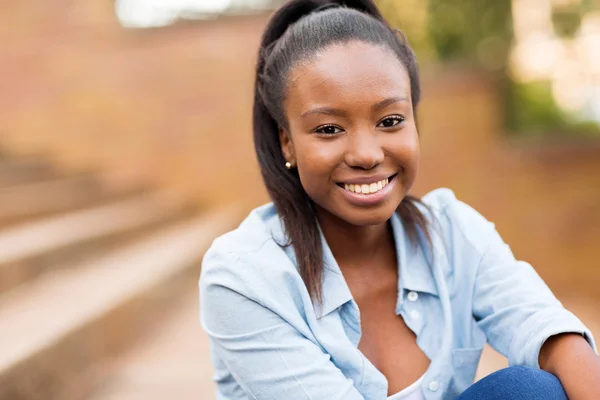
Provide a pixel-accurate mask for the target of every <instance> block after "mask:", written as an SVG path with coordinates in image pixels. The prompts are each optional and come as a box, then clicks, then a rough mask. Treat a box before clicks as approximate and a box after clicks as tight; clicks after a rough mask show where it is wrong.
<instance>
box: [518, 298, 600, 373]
mask: <svg viewBox="0 0 600 400" xmlns="http://www.w3.org/2000/svg"><path fill="white" fill-rule="evenodd" d="M561 333H579V334H581V335H583V337H584V338H585V340H587V342H588V343H589V344H590V346H592V349H593V350H594V352H595V353H596V354H598V350H597V348H596V343H595V341H594V337H593V335H592V332H591V331H590V330H589V329H588V328H587V327H586V326H585V325H584V324H583V323H582V322H581V321H580V320H579V318H577V317H576V316H575V315H574V314H573V313H572V312H570V311H568V310H566V309H564V308H560V309H556V308H554V307H553V308H550V309H545V310H542V311H539V312H537V313H536V314H535V315H534V316H532V317H531V318H529V319H527V321H525V322H524V323H523V324H522V325H521V326H520V327H519V328H518V333H517V334H516V335H515V337H514V338H513V340H512V343H511V346H510V353H509V357H508V361H509V364H510V365H511V366H513V365H523V366H526V367H532V368H537V369H539V368H540V364H539V354H540V349H541V348H542V345H543V344H544V343H545V342H546V340H548V338H550V337H551V336H554V335H558V334H561Z"/></svg>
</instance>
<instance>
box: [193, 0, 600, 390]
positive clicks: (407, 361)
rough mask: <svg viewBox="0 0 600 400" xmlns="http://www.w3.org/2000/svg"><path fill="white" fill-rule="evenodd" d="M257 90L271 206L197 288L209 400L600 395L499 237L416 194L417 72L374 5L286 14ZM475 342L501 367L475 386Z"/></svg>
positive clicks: (584, 362)
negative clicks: (210, 375) (213, 387)
mask: <svg viewBox="0 0 600 400" xmlns="http://www.w3.org/2000/svg"><path fill="white" fill-rule="evenodd" d="M255 89H256V90H255V97H254V114H253V129H254V144H255V148H256V152H257V156H258V162H259V166H260V169H261V172H262V176H263V178H264V182H265V185H266V187H267V190H268V192H269V194H270V197H271V199H272V200H273V202H272V203H270V204H267V205H264V206H262V207H260V208H258V209H256V210H254V211H253V212H251V214H250V215H249V216H248V218H247V219H246V220H245V221H244V222H243V223H242V224H241V225H240V227H239V228H237V229H236V230H234V231H232V232H230V233H228V234H226V235H224V236H222V237H220V238H218V239H217V240H215V242H214V243H213V245H212V247H211V249H210V250H209V251H208V252H207V254H206V255H205V257H204V260H203V264H202V273H201V277H200V305H201V313H200V316H201V322H202V326H203V327H204V329H205V330H206V331H207V333H208V335H209V337H210V340H211V353H212V354H211V355H212V357H211V359H212V361H213V364H214V367H215V370H216V374H215V380H216V383H217V388H218V396H217V397H218V398H219V399H226V400H241V399H249V398H251V399H286V400H288V399H289V400H295V399H303V400H320V399H323V400H325V399H340V400H363V399H364V400H383V399H386V398H387V399H389V400H400V399H402V400H408V399H410V400H424V399H427V400H433V399H444V400H447V399H448V400H449V399H456V398H460V400H473V399H491V400H494V399H515V398H527V399H533V400H536V399H544V400H553V399H566V394H565V390H566V391H567V393H568V395H569V397H571V398H580V399H584V398H586V399H587V398H600V383H595V382H600V379H598V377H600V362H599V359H598V357H597V356H596V354H595V352H594V349H595V347H594V346H595V345H594V341H593V338H592V335H591V332H590V331H589V330H588V329H587V328H586V327H585V326H584V325H583V324H582V323H581V322H580V321H579V320H578V319H577V318H576V317H575V316H574V315H573V314H572V313H570V312H569V311H567V310H565V309H564V308H563V307H562V305H561V304H560V302H558V300H557V299H556V298H555V297H554V296H553V295H552V293H551V292H550V291H549V290H548V288H547V287H546V285H545V284H544V282H543V281H542V280H541V279H540V277H539V276H538V275H537V274H536V273H535V271H534V269H533V268H532V267H531V266H530V265H529V264H527V263H525V262H521V261H517V260H516V259H515V258H514V256H513V255H512V253H511V252H510V249H509V248H508V246H507V245H506V244H505V243H504V242H503V241H502V239H501V238H500V236H499V235H498V233H497V232H496V230H495V228H494V225H493V224H491V223H490V222H488V221H487V220H485V218H484V217H483V216H481V215H480V214H479V213H477V212H476V211H475V210H474V209H473V208H471V207H469V206H468V205H466V204H465V203H462V202H460V201H459V200H457V199H456V197H455V196H454V194H453V193H452V191H450V190H449V189H438V190H435V191H433V192H431V193H429V194H427V195H426V196H424V197H423V199H418V198H416V197H414V196H411V195H410V190H411V187H412V186H413V183H414V182H415V180H416V177H417V170H418V165H419V155H420V146H419V135H418V130H417V124H416V109H417V106H418V103H419V99H420V88H419V78H418V70H417V64H416V60H415V55H414V53H413V51H412V49H411V48H410V46H409V44H408V42H407V41H406V40H405V39H404V37H403V36H402V35H401V34H398V32H397V31H394V30H393V29H391V28H390V27H389V26H388V25H387V23H386V22H385V21H384V20H383V18H382V16H381V14H380V13H379V11H378V10H377V8H376V6H375V5H374V3H373V2H372V1H371V0H340V1H338V2H336V1H327V0H291V1H289V2H287V3H286V4H285V5H284V6H283V7H282V8H280V9H279V10H278V11H277V12H276V13H275V14H274V15H273V16H272V18H271V20H270V22H269V24H268V26H267V28H266V31H265V33H264V35H263V39H262V42H261V47H260V50H259V57H258V64H257V70H256V86H255ZM486 341H489V342H490V344H491V345H492V346H493V347H494V348H495V349H496V350H498V351H499V352H500V353H502V354H504V355H506V356H507V357H508V359H509V361H510V363H511V365H512V366H511V367H510V368H507V369H505V370H502V371H500V372H499V373H497V374H494V375H491V376H489V377H487V378H485V379H483V380H481V381H479V382H478V383H477V384H475V385H472V383H473V378H474V375H475V371H476V368H477V363H478V361H479V357H480V355H481V351H482V348H483V345H484V344H485V342H486ZM544 370H545V371H544ZM557 377H558V378H557ZM559 379H560V380H559ZM563 387H564V388H563ZM388 396H389V397H388Z"/></svg>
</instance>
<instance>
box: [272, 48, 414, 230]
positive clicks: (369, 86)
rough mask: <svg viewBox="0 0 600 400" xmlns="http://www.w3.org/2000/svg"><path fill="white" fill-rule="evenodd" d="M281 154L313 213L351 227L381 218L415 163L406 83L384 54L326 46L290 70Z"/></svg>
mask: <svg viewBox="0 0 600 400" xmlns="http://www.w3.org/2000/svg"><path fill="white" fill-rule="evenodd" d="M289 77H290V79H289V84H288V87H287V92H286V100H285V104H284V107H285V112H286V116H287V119H288V122H289V131H288V130H285V129H281V131H280V138H281V144H282V151H283V154H284V157H285V158H286V160H287V161H289V162H290V163H291V164H292V165H293V166H294V167H296V168H298V174H299V176H300V181H301V182H302V186H303V187H304V190H306V192H307V193H308V195H309V196H310V197H311V199H312V200H313V201H314V202H315V204H316V206H317V213H318V214H320V215H321V216H324V215H327V216H333V217H337V218H339V219H341V220H342V221H345V222H347V223H350V224H352V225H357V226H367V225H374V224H379V223H382V222H385V221H387V220H388V219H389V218H390V217H391V216H392V214H393V213H394V211H395V210H396V208H397V207H398V205H399V204H400V202H401V201H402V199H403V198H404V196H405V195H406V194H407V193H408V191H409V189H410V188H411V186H412V184H413V182H414V180H415V176H416V173H417V166H418V161H419V139H418V135H417V128H416V126H415V119H414V116H413V110H412V102H411V96H410V80H409V77H408V73H407V72H406V70H405V68H404V67H403V65H402V63H401V62H400V61H399V60H398V59H397V58H396V56H395V55H394V54H393V52H392V51H391V50H388V49H387V48H385V47H381V46H376V45H373V44H369V43H364V42H357V41H354V42H349V43H346V44H343V45H342V44H339V45H338V44H336V45H331V46H329V47H326V48H325V49H323V50H322V51H320V52H319V53H317V55H316V56H315V57H314V58H310V59H309V60H308V61H305V62H301V63H300V64H298V65H297V66H296V67H294V68H293V69H292V70H291V71H290V75H289Z"/></svg>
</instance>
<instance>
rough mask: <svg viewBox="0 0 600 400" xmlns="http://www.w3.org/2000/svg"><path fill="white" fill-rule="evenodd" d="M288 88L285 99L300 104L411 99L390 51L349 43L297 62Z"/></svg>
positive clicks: (402, 71)
mask: <svg viewBox="0 0 600 400" xmlns="http://www.w3.org/2000/svg"><path fill="white" fill-rule="evenodd" d="M287 89H288V90H287V97H288V99H287V100H290V101H293V102H298V101H299V102H301V103H305V102H319V103H320V102H330V101H334V102H339V101H341V100H353V101H359V100H360V99H364V100H365V101H366V100H367V99H369V98H380V97H382V96H394V95H395V96H397V95H401V96H404V97H407V98H410V79H409V77H408V73H407V72H406V69H405V68H404V66H403V65H402V63H401V62H400V60H399V59H398V58H397V57H396V55H395V54H394V53H393V51H392V50H391V49H388V48H387V47H384V46H379V45H375V44H370V43H364V42H349V43H345V44H334V45H331V46H328V47H326V48H324V49H322V50H320V51H319V52H318V53H316V54H315V55H314V56H313V57H311V58H310V59H308V60H305V61H302V62H300V63H299V64H298V65H297V66H295V67H294V68H293V69H292V70H291V71H290V75H289V80H288V88H287ZM358 96H360V97H358Z"/></svg>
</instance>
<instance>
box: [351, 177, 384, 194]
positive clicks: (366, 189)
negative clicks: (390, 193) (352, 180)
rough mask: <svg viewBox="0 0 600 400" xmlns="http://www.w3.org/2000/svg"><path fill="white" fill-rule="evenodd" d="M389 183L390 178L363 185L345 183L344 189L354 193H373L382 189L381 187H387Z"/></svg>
mask: <svg viewBox="0 0 600 400" xmlns="http://www.w3.org/2000/svg"><path fill="white" fill-rule="evenodd" d="M388 183H390V181H389V179H384V180H382V181H379V182H373V183H370V184H363V185H354V184H350V185H348V184H344V189H346V190H348V191H350V192H354V193H364V194H371V193H376V192H378V191H380V190H381V189H383V188H384V187H386V186H387V184H388Z"/></svg>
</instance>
